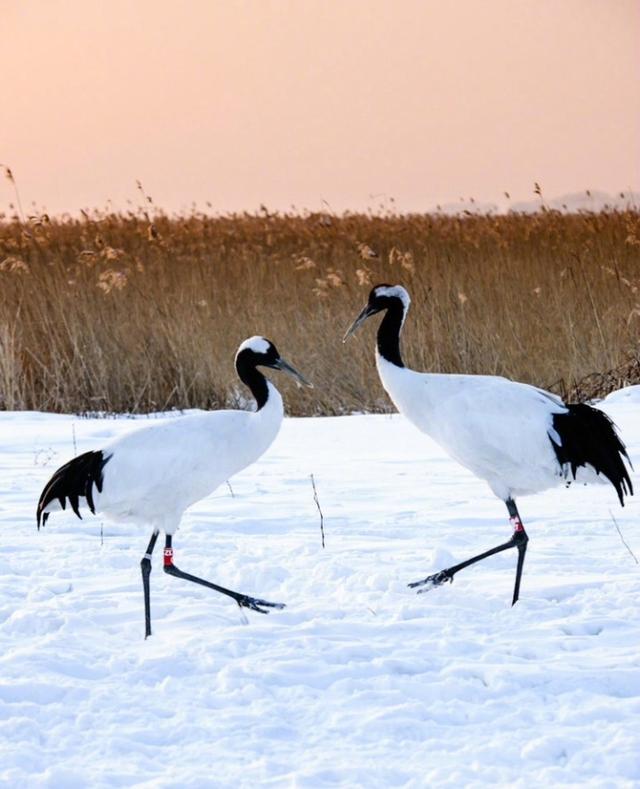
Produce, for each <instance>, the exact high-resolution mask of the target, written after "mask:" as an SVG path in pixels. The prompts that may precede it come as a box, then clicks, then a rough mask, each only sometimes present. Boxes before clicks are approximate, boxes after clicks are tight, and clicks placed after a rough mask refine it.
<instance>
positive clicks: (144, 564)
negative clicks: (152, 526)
mask: <svg viewBox="0 0 640 789" xmlns="http://www.w3.org/2000/svg"><path fill="white" fill-rule="evenodd" d="M157 539H158V532H157V531H154V532H153V534H152V535H151V539H150V540H149V545H147V552H146V553H145V555H144V556H143V557H142V560H141V562H140V569H141V570H142V589H143V591H144V637H145V639H146V638H149V636H150V635H151V596H150V592H149V576H150V575H151V554H152V553H153V549H154V548H155V547H156V540H157Z"/></svg>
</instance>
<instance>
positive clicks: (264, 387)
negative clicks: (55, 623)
mask: <svg viewBox="0 0 640 789" xmlns="http://www.w3.org/2000/svg"><path fill="white" fill-rule="evenodd" d="M235 365H236V371H237V373H238V376H239V377H240V380H241V381H242V382H243V383H244V384H246V386H248V387H249V389H250V390H251V393H252V394H253V396H254V398H255V400H256V403H257V410H256V411H255V412H249V411H230V410H224V411H212V412H208V413H203V414H193V415H189V416H185V417H182V418H180V419H173V420H171V421H169V422H164V423H162V424H159V425H151V426H148V427H143V428H140V429H139V430H134V431H132V432H131V433H128V434H127V435H125V436H122V437H121V438H118V439H116V440H115V441H112V442H111V443H110V444H108V445H107V446H106V447H104V448H103V449H101V450H97V451H93V452H85V453H84V454H83V455H79V456H78V457H76V458H74V459H73V460H71V461H69V462H68V463H66V464H65V465H64V466H62V467H61V468H59V469H58V470H57V471H56V472H55V474H54V475H53V476H52V477H51V479H50V480H49V482H48V483H47V484H46V485H45V487H44V490H43V491H42V494H41V496H40V501H39V502H38V510H37V523H38V529H39V528H40V524H41V523H42V525H43V526H44V525H45V523H46V522H47V518H48V517H49V514H50V513H51V512H52V511H53V510H58V509H65V508H66V503H67V500H68V501H69V504H70V505H71V509H72V510H73V511H74V512H75V514H76V515H77V516H78V517H79V518H80V517H81V515H80V510H79V504H80V503H81V502H80V500H81V499H84V501H85V502H86V504H87V506H88V507H89V509H90V510H91V512H93V513H94V514H95V513H96V512H101V513H103V514H104V515H105V516H106V517H107V518H110V519H111V520H114V521H138V522H140V523H146V524H150V525H151V526H152V528H153V533H152V535H151V540H150V542H149V545H148V547H147V551H146V553H145V555H144V557H143V559H142V561H141V563H140V566H141V569H142V583H143V590H144V606H145V638H146V637H147V636H150V635H151V610H150V592H149V575H150V573H151V555H152V553H153V549H154V547H155V544H156V540H157V539H158V534H159V532H160V530H163V531H164V533H165V548H164V571H165V572H166V573H169V574H170V575H173V576H175V577H176V578H183V579H184V580H186V581H192V582H193V583H197V584H201V585H202V586H206V587H208V588H209V589H213V590H215V591H216V592H220V593H222V594H224V595H228V596H229V597H231V598H233V599H234V600H235V601H236V602H237V604H238V605H239V606H240V607H244V608H249V609H251V610H252V611H259V612H260V613H263V614H266V613H268V610H269V609H270V608H284V605H283V604H282V603H270V602H268V601H266V600H260V599H257V598H254V597H249V596H248V595H245V594H239V593H238V592H233V591H231V590H230V589H225V588H224V587H222V586H218V585H217V584H213V583H211V582H210V581H205V580H204V579H202V578H197V577H196V576H194V575H189V574H188V573H185V572H183V571H182V570H179V569H178V568H177V567H176V566H175V565H174V563H173V547H172V537H173V534H174V533H175V531H176V529H177V528H178V526H179V524H180V520H181V519H182V515H183V513H184V511H185V510H186V509H187V508H188V507H190V506H191V505H192V504H194V503H195V502H196V501H199V500H200V499H202V498H204V497H205V496H208V495H209V494H210V493H212V492H213V491H214V490H215V489H216V488H217V487H218V485H220V484H221V483H222V482H225V480H227V479H229V477H231V476H232V475H233V474H236V473H237V472H239V471H241V470H242V469H243V468H246V467H247V466H249V465H250V464H251V463H253V462H255V461H256V460H257V459H258V458H259V457H260V456H261V455H262V454H263V453H264V452H266V450H267V449H268V448H269V446H270V445H271V443H272V442H273V440H274V439H275V437H276V436H277V435H278V431H279V430H280V425H281V423H282V417H283V405H282V397H281V396H280V393H279V392H278V390H277V389H276V387H275V386H274V385H273V384H272V383H271V382H270V381H268V380H267V379H266V378H265V376H264V375H263V374H262V373H261V372H260V371H259V370H258V367H269V368H272V369H274V370H282V371H283V372H286V373H289V374H290V375H292V376H293V377H294V378H296V379H297V380H298V381H299V382H300V383H302V384H304V385H305V386H311V384H309V383H308V382H307V381H306V380H305V379H304V378H303V377H302V375H301V374H300V373H299V372H298V371H297V370H295V369H294V368H293V367H292V366H291V365H290V364H288V363H287V362H286V361H285V360H284V359H282V358H281V356H280V354H279V353H278V351H277V349H276V347H275V345H273V343H271V342H269V340H266V339H264V338H263V337H251V338H250V339H248V340H245V341H244V342H243V343H242V344H241V345H240V347H239V348H238V352H237V354H236V357H235Z"/></svg>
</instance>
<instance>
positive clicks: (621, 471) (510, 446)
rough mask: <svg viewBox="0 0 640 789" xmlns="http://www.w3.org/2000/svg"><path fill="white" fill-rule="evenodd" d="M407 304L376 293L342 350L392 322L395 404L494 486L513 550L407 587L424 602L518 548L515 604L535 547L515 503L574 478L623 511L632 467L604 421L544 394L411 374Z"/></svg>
mask: <svg viewBox="0 0 640 789" xmlns="http://www.w3.org/2000/svg"><path fill="white" fill-rule="evenodd" d="M409 304H410V298H409V294H408V293H407V291H406V290H405V288H403V287H402V286H401V285H387V284H381V285H376V287H374V288H373V289H372V290H371V292H370V294H369V300H368V303H367V304H366V306H365V307H364V309H363V310H362V311H361V312H360V314H359V315H358V317H357V318H356V319H355V321H354V322H353V324H352V325H351V327H350V328H349V329H348V331H347V333H346V334H345V336H344V340H345V341H346V339H347V338H348V337H349V336H350V335H351V334H353V332H355V331H356V329H357V328H358V327H359V326H360V325H362V324H363V323H364V322H365V321H366V320H367V318H369V317H371V316H372V315H375V314H376V313H378V312H384V313H385V315H384V318H383V319H382V321H381V323H380V326H379V327H378V336H377V348H376V363H377V367H378V374H379V375H380V380H381V381H382V385H383V386H384V388H385V390H386V391H387V394H388V395H389V397H390V398H391V400H393V402H394V404H395V405H396V407H397V409H398V411H400V413H401V414H404V416H406V417H407V419H408V420H409V421H410V422H412V423H413V424H414V425H415V426H416V427H417V428H418V429H419V430H421V431H422V432H423V433H426V434H427V435H428V436H430V437H431V438H432V439H433V440H434V441H436V442H437V443H438V444H439V445H440V446H441V447H442V448H443V449H444V450H445V451H446V452H447V453H448V454H449V455H450V456H451V457H452V458H453V459H454V460H457V461H458V463H460V464H461V465H463V466H464V467H465V468H467V469H469V471H471V472H472V473H473V474H475V475H476V476H477V477H479V478H480V479H483V480H485V481H486V482H487V483H488V485H489V487H490V488H491V490H492V491H493V493H494V494H495V495H496V496H498V497H499V498H501V499H502V500H503V501H504V502H505V504H506V505H507V509H508V511H509V519H510V522H511V525H512V527H513V535H512V537H511V539H510V540H509V541H508V542H505V543H503V544H502V545H498V546H497V547H495V548H492V549H491V550H489V551H485V552H484V553H481V554H479V555H478V556H473V557H472V558H471V559H468V560H467V561H465V562H461V563H460V564H456V565H454V566H453V567H448V568H447V569H445V570H441V571H440V572H438V573H435V574H433V575H430V576H428V577H427V578H425V579H424V580H422V581H417V582H415V583H412V584H409V586H410V587H420V589H419V592H418V594H420V593H422V592H425V591H428V590H429V589H431V588H433V587H434V586H438V585H440V584H442V583H444V582H446V581H449V582H450V581H452V580H453V577H454V575H455V574H456V573H457V572H459V571H460V570H462V569H464V568H465V567H468V566H469V565H471V564H475V562H479V561H481V560H482V559H485V558H486V557H487V556H491V555H492V554H494V553H499V552H500V551H505V550H507V549H509V548H517V549H518V564H517V568H516V579H515V586H514V591H513V603H515V602H516V601H517V600H518V596H519V593H520V580H521V578H522V567H523V564H524V558H525V553H526V550H527V542H528V539H529V538H528V536H527V533H526V532H525V530H524V526H523V525H522V521H521V520H520V515H519V513H518V509H517V507H516V503H515V499H516V497H517V496H525V495H527V494H531V493H538V492H539V491H542V490H546V489H547V488H550V487H553V486H555V485H558V484H562V483H565V484H566V483H569V482H570V481H571V479H570V476H571V478H572V479H574V480H578V481H580V482H605V481H606V480H608V481H609V482H610V483H611V484H612V485H613V487H614V488H615V490H616V493H617V494H618V498H619V500H620V504H621V505H622V506H624V496H625V495H631V494H633V486H632V484H631V479H630V478H629V473H628V471H627V468H626V467H625V464H624V460H623V458H626V459H627V461H628V460H629V458H628V456H627V452H626V449H625V446H624V444H623V443H622V441H621V440H620V438H619V436H618V434H617V433H616V430H615V427H614V425H613V423H612V422H611V420H610V419H609V417H608V416H607V415H606V414H604V413H603V412H602V411H599V410H598V409H597V408H592V407H591V406H589V405H585V404H565V403H564V402H563V401H562V399H561V398H559V397H557V396H556V395H554V394H551V393H550V392H546V391H545V390H544V389H538V388H536V387H535V386H530V385H528V384H523V383H517V382H515V381H510V380H508V379H507V378H501V377H498V376H491V375H441V374H435V373H419V372H415V371H414V370H409V369H408V368H407V367H405V366H404V363H403V361H402V356H401V354H400V333H401V331H402V326H403V324H404V321H405V318H406V316H407V311H408V309H409Z"/></svg>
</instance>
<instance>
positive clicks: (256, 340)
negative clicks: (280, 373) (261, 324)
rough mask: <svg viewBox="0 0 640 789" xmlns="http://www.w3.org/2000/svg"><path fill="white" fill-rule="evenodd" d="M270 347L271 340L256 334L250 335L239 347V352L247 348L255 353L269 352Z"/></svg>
mask: <svg viewBox="0 0 640 789" xmlns="http://www.w3.org/2000/svg"><path fill="white" fill-rule="evenodd" d="M269 348H271V343H270V342H269V340H265V338H264V337H260V336H258V335H256V336H255V337H249V339H248V340H245V341H244V342H243V343H242V344H241V345H240V347H239V348H238V353H240V352H241V351H246V350H247V349H248V350H250V351H254V352H255V353H267V352H268V351H269Z"/></svg>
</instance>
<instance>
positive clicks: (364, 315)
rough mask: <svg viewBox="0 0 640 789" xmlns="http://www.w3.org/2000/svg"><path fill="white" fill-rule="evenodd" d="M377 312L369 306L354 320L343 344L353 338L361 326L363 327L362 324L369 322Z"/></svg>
mask: <svg viewBox="0 0 640 789" xmlns="http://www.w3.org/2000/svg"><path fill="white" fill-rule="evenodd" d="M375 312H376V311H375V310H372V309H371V308H370V307H369V305H368V304H367V305H366V306H365V308H364V309H363V310H362V312H361V313H360V315H358V317H357V318H356V319H355V320H354V322H353V323H352V324H351V326H349V328H348V329H347V331H346V333H345V335H344V337H343V338H342V342H346V341H347V340H348V339H349V337H351V335H352V334H353V333H354V332H356V331H357V330H358V329H359V328H360V326H362V324H363V323H364V322H365V321H366V320H367V318H368V317H370V316H371V315H375Z"/></svg>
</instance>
